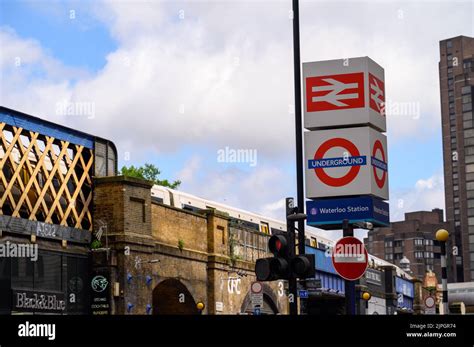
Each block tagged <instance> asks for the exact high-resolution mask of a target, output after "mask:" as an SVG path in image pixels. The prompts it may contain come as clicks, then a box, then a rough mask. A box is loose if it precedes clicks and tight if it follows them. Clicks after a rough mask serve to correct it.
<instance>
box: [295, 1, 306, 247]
mask: <svg viewBox="0 0 474 347" xmlns="http://www.w3.org/2000/svg"><path fill="white" fill-rule="evenodd" d="M298 2H299V1H298V0H293V56H294V58H293V62H294V71H295V139H296V190H297V194H296V197H297V201H298V203H297V206H298V212H299V213H304V200H305V199H304V188H303V174H304V172H303V124H302V119H301V60H300V11H299V3H298ZM304 224H305V222H304V220H300V221H298V253H299V254H305V241H306V240H305V232H304V229H305V225H304Z"/></svg>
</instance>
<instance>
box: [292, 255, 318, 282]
mask: <svg viewBox="0 0 474 347" xmlns="http://www.w3.org/2000/svg"><path fill="white" fill-rule="evenodd" d="M314 264H315V259H314V254H302V255H297V256H296V257H295V258H294V259H292V261H291V271H292V272H293V273H294V275H295V277H296V278H312V277H314V276H315V275H316V269H315V267H314Z"/></svg>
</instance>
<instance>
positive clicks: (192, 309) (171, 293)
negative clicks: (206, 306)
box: [152, 278, 199, 315]
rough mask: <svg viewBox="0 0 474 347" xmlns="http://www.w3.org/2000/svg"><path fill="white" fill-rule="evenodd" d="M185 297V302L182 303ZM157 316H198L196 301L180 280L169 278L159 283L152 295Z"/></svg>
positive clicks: (154, 312) (154, 311) (153, 310)
mask: <svg viewBox="0 0 474 347" xmlns="http://www.w3.org/2000/svg"><path fill="white" fill-rule="evenodd" d="M180 295H183V297H184V302H180ZM152 300H153V309H152V312H153V314H155V315H163V314H164V315H169V314H172V315H180V314H187V315H189V314H198V313H199V312H198V310H197V308H196V301H195V300H194V297H193V296H192V294H191V292H190V291H189V290H188V288H187V287H186V286H185V285H184V284H183V283H182V282H181V281H180V280H178V279H175V278H168V279H165V280H163V281H161V282H159V283H158V284H157V285H156V287H155V288H154V289H153V293H152Z"/></svg>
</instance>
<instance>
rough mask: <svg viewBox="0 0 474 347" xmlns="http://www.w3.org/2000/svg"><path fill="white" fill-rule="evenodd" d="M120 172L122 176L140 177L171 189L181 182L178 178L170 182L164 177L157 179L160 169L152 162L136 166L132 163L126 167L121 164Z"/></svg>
mask: <svg viewBox="0 0 474 347" xmlns="http://www.w3.org/2000/svg"><path fill="white" fill-rule="evenodd" d="M121 172H122V175H123V176H129V177H136V178H142V179H145V180H148V181H152V182H153V183H154V184H158V185H160V186H165V187H169V188H171V189H177V188H178V187H179V185H180V184H181V181H179V180H176V181H174V182H172V183H171V182H170V181H168V180H167V179H164V180H161V179H159V178H158V176H159V175H160V174H161V171H160V169H158V168H157V167H156V166H155V165H153V164H148V163H147V164H145V165H143V166H137V167H135V166H133V165H130V166H128V167H127V166H123V167H122V170H121Z"/></svg>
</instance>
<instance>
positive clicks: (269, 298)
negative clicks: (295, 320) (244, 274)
mask: <svg viewBox="0 0 474 347" xmlns="http://www.w3.org/2000/svg"><path fill="white" fill-rule="evenodd" d="M261 284H262V287H263V300H264V302H265V303H267V304H268V305H269V306H270V308H271V310H272V311H273V312H274V313H275V314H277V313H279V312H280V309H279V307H278V299H277V296H276V295H275V293H274V292H273V289H272V288H271V287H270V286H269V285H268V284H266V283H261ZM251 304H252V303H251V299H250V290H249V291H248V292H247V294H246V295H245V298H244V300H243V302H242V305H241V306H240V312H241V313H244V312H245V311H246V309H247V308H248V307H249V306H250V305H251Z"/></svg>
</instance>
